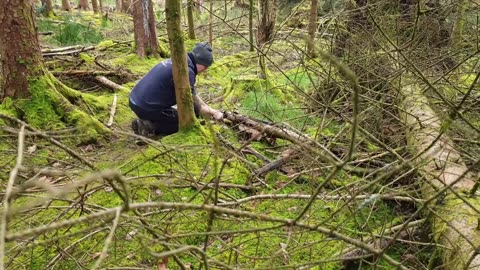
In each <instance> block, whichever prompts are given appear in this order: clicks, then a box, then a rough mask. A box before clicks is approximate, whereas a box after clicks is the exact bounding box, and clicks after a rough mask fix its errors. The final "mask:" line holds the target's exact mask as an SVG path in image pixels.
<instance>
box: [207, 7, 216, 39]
mask: <svg viewBox="0 0 480 270" xmlns="http://www.w3.org/2000/svg"><path fill="white" fill-rule="evenodd" d="M208 10H209V12H210V16H208V43H210V44H213V21H214V12H215V11H214V10H213V0H210V6H209V9H208Z"/></svg>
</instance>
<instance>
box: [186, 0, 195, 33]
mask: <svg viewBox="0 0 480 270" xmlns="http://www.w3.org/2000/svg"><path fill="white" fill-rule="evenodd" d="M193 1H194V0H187V20H188V38H189V39H195V26H194V24H193V4H194V3H193Z"/></svg>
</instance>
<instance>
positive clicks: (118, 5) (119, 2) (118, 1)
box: [115, 0, 122, 12]
mask: <svg viewBox="0 0 480 270" xmlns="http://www.w3.org/2000/svg"><path fill="white" fill-rule="evenodd" d="M115 10H116V11H117V12H120V11H122V0H116V1H115Z"/></svg>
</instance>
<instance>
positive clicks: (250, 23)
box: [248, 0, 255, 52]
mask: <svg viewBox="0 0 480 270" xmlns="http://www.w3.org/2000/svg"><path fill="white" fill-rule="evenodd" d="M249 3H250V7H249V9H248V39H249V41H250V51H251V52H253V51H254V49H255V48H254V46H253V44H254V43H253V42H254V40H253V0H250V2H249Z"/></svg>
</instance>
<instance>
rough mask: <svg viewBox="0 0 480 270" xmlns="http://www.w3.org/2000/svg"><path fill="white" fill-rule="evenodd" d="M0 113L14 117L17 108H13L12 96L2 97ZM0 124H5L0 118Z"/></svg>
mask: <svg viewBox="0 0 480 270" xmlns="http://www.w3.org/2000/svg"><path fill="white" fill-rule="evenodd" d="M0 113H3V114H6V115H9V116H13V117H16V116H17V109H16V108H15V102H14V101H13V99H12V98H10V97H6V98H4V99H3V102H2V103H1V104H0ZM0 124H5V122H4V120H3V119H1V118H0Z"/></svg>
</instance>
